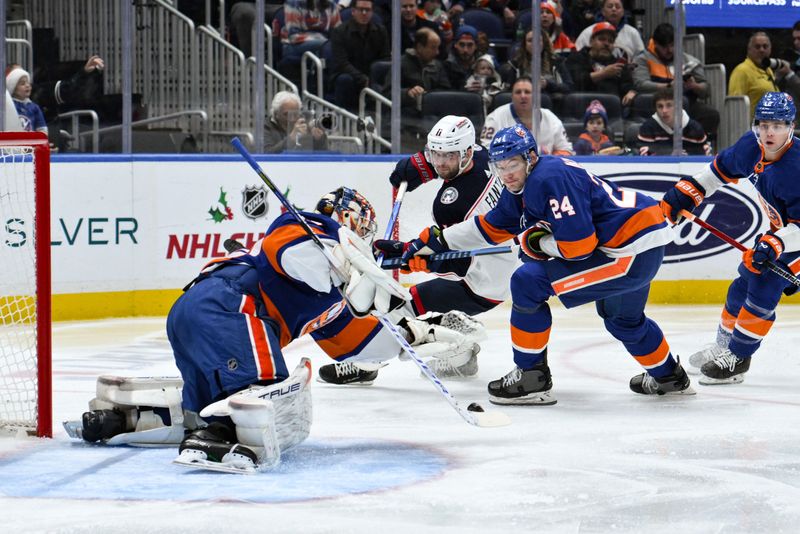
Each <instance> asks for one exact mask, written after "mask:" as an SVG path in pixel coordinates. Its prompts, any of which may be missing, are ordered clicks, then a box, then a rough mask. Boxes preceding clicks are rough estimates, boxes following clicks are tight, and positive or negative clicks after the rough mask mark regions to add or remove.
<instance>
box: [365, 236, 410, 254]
mask: <svg viewBox="0 0 800 534" xmlns="http://www.w3.org/2000/svg"><path fill="white" fill-rule="evenodd" d="M406 248H408V243H406V242H405V241H395V240H394V239H376V240H375V241H373V242H372V252H373V253H374V254H375V257H377V256H378V255H379V254H383V257H384V258H399V257H400V256H402V255H403V252H405V251H406Z"/></svg>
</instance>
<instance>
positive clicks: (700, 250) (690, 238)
mask: <svg viewBox="0 0 800 534" xmlns="http://www.w3.org/2000/svg"><path fill="white" fill-rule="evenodd" d="M601 178H604V179H606V180H609V181H612V182H614V183H615V184H617V185H618V186H620V187H623V188H625V189H630V190H634V191H639V192H640V193H644V194H646V195H649V196H651V197H653V198H655V199H661V197H662V196H664V193H665V192H666V191H667V190H669V189H670V188H671V187H673V186H674V185H675V183H677V181H678V180H679V179H680V178H683V176H681V175H679V174H674V173H667V172H648V173H638V172H623V173H612V174H606V175H603V176H601ZM694 214H695V215H697V216H698V217H699V218H701V219H705V220H706V221H708V222H709V224H711V225H713V226H716V227H717V228H720V229H721V230H723V231H724V232H725V233H727V234H728V235H730V236H731V237H732V238H734V239H735V240H736V241H739V242H740V243H744V244H750V243H751V242H752V240H753V237H755V235H756V233H758V231H759V229H760V228H761V227H762V226H763V224H764V215H763V213H762V211H761V209H760V208H759V205H758V202H757V201H756V200H754V199H753V198H751V197H749V196H747V195H746V194H745V193H743V192H742V191H741V190H740V189H739V188H736V187H723V188H720V189H718V190H717V191H716V192H715V193H714V195H713V196H711V197H710V198H707V199H706V200H705V201H704V202H703V203H702V204H700V206H699V207H698V208H697V209H695V210H694ZM674 230H675V234H676V237H675V241H674V242H672V243H670V244H669V245H667V248H666V255H665V257H664V263H677V262H681V261H689V260H699V259H703V258H708V257H711V256H715V255H717V254H721V253H723V252H727V251H728V250H730V249H731V246H730V245H728V244H726V243H724V242H723V241H721V240H720V239H718V238H717V237H715V236H713V235H711V234H710V233H709V232H707V231H706V230H704V229H702V228H700V227H699V226H697V225H696V224H692V223H691V222H689V221H684V222H683V223H681V224H679V225H678V226H676V227H675V229H674Z"/></svg>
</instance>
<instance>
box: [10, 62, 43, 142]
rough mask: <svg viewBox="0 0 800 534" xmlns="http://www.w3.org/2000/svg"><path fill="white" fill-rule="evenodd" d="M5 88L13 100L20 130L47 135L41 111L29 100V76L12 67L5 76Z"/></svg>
mask: <svg viewBox="0 0 800 534" xmlns="http://www.w3.org/2000/svg"><path fill="white" fill-rule="evenodd" d="M6 88H7V89H8V91H9V93H11V97H12V98H13V100H14V107H15V108H16V110H17V114H18V115H19V122H20V124H21V126H22V130H23V131H26V132H44V133H47V123H46V122H45V120H44V114H43V113H42V109H41V108H40V107H39V106H38V105H37V104H36V103H35V102H33V101H32V100H31V89H33V86H32V85H31V75H30V74H28V71H26V70H25V69H23V68H21V67H14V68H12V69H11V71H9V73H8V74H6Z"/></svg>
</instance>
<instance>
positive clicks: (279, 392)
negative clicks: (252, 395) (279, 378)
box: [258, 382, 302, 399]
mask: <svg viewBox="0 0 800 534" xmlns="http://www.w3.org/2000/svg"><path fill="white" fill-rule="evenodd" d="M301 386H302V384H301V383H299V382H295V383H294V384H289V385H288V386H286V387H284V388H280V389H274V390H272V391H267V392H265V393H264V394H263V395H259V396H258V398H260V399H274V398H275V397H283V396H284V395H291V394H293V393H297V392H298V391H300V387H301Z"/></svg>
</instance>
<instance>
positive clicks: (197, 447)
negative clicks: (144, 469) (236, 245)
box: [167, 187, 440, 470]
mask: <svg viewBox="0 0 800 534" xmlns="http://www.w3.org/2000/svg"><path fill="white" fill-rule="evenodd" d="M302 215H303V217H304V218H305V219H306V221H307V222H308V224H309V226H310V227H311V228H312V230H313V231H314V232H315V233H316V234H318V236H319V238H320V239H321V240H322V242H323V243H324V244H325V245H326V246H329V247H331V248H332V253H333V255H334V256H335V257H336V258H337V260H338V261H339V262H340V264H339V265H338V266H337V267H338V268H333V267H332V265H331V264H330V262H329V260H328V259H327V258H326V256H325V255H324V254H323V253H322V251H321V250H320V249H319V248H318V246H317V245H316V244H315V243H314V241H313V240H312V239H311V238H310V237H309V236H308V234H307V233H306V232H305V231H304V229H303V228H302V227H301V226H300V224H298V222H297V221H296V219H295V218H294V217H293V216H292V215H291V214H284V215H281V216H280V217H278V218H277V219H276V220H275V221H274V222H273V223H272V225H271V226H270V227H269V229H268V230H267V233H266V235H265V236H264V238H263V239H261V240H260V241H258V242H257V243H255V244H254V245H253V247H252V248H251V249H249V250H247V249H239V250H237V251H234V252H232V253H230V254H229V256H227V257H224V258H220V259H217V260H214V261H212V262H211V263H209V264H208V265H207V266H206V267H205V268H204V269H203V270H202V271H201V273H200V275H199V276H198V277H197V278H196V279H195V280H194V282H193V283H192V284H191V285H190V287H189V288H188V290H187V291H186V292H185V293H184V294H183V295H182V296H181V297H180V298H179V299H178V300H177V301H176V303H175V304H174V305H173V307H172V309H171V310H170V312H169V316H168V318H167V334H168V336H169V341H170V344H171V345H172V349H173V352H174V355H175V362H176V364H177V366H178V369H179V370H180V372H181V376H182V377H183V381H184V387H183V409H184V410H185V411H190V412H201V415H202V416H203V417H205V415H206V413H207V412H210V414H211V415H215V416H226V417H223V418H222V419H218V420H214V421H213V422H212V423H211V424H209V425H208V426H207V427H204V428H200V429H198V430H195V431H194V432H192V433H191V434H189V435H188V436H187V437H186V438H185V439H184V440H183V442H182V443H181V445H180V455H179V457H178V458H177V459H176V463H179V464H183V465H188V466H194V467H201V468H208V469H217V470H236V469H242V470H253V469H255V468H257V467H258V466H264V465H266V466H270V465H274V463H275V462H276V456H277V457H278V458H279V455H280V452H281V451H283V450H286V449H287V448H289V447H291V446H293V445H296V444H297V443H299V442H301V441H303V439H305V437H306V436H307V435H308V432H309V429H310V424H311V405H310V393H308V389H307V388H306V384H307V382H308V379H309V378H310V369H309V370H304V369H303V368H302V367H299V368H298V370H297V371H296V374H293V375H292V376H290V374H289V372H288V369H287V367H286V363H285V361H284V358H283V354H282V352H281V351H282V348H283V347H285V346H286V345H287V344H289V342H290V341H292V340H293V339H296V338H298V337H300V336H302V335H304V334H310V335H311V336H312V338H313V339H314V341H316V343H317V344H318V345H319V346H320V347H321V348H322V349H323V350H324V351H325V352H326V353H327V354H328V355H329V356H330V357H332V358H335V359H336V360H339V361H343V360H345V359H354V360H360V361H365V362H368V363H376V362H381V361H383V360H387V359H391V358H393V357H396V356H397V355H398V354H399V352H400V345H399V344H398V341H397V339H396V338H395V337H394V336H393V335H392V334H391V333H390V332H389V331H388V330H386V329H385V328H384V327H383V326H382V325H381V324H380V323H379V322H378V320H377V319H376V318H375V317H374V316H372V315H369V313H370V311H372V310H375V309H377V310H378V311H379V312H381V313H388V312H389V311H391V309H393V308H396V307H398V306H400V305H402V303H403V302H404V299H407V298H410V296H409V295H408V293H407V291H406V290H404V289H403V288H402V286H400V285H399V284H397V283H396V282H395V281H394V280H392V279H391V278H390V277H389V276H388V275H387V274H386V272H385V271H382V270H381V269H380V268H379V267H378V265H377V264H376V263H375V260H374V258H373V257H372V253H371V250H370V248H369V244H368V243H369V241H371V238H372V236H373V235H374V233H375V230H376V226H375V225H376V223H375V213H374V211H373V209H372V206H371V205H370V204H369V202H367V200H366V199H365V198H364V197H362V196H361V195H360V194H358V192H356V191H354V190H351V189H348V188H345V187H343V188H339V189H338V190H336V191H334V192H332V193H330V194H328V195H325V196H324V197H323V198H322V200H320V202H319V204H318V206H317V210H316V212H315V213H306V212H302ZM340 225H341V226H340ZM346 228H347V229H349V230H350V231H346V230H345V229H346ZM342 276H344V277H345V279H342ZM340 291H341V292H340ZM343 294H344V295H346V299H347V300H344V299H343V297H342V295H343ZM351 310H352V312H353V313H351ZM354 314H355V315H354ZM401 326H403V327H404V328H403V332H404V333H405V335H406V337H407V338H408V341H409V342H411V343H412V344H420V343H425V342H427V341H431V342H432V341H435V338H436V336H437V334H436V332H438V331H439V330H438V329H439V328H440V327H438V326H436V325H431V324H428V323H425V322H424V321H417V320H414V319H409V320H407V321H405V322H403V323H401ZM307 367H310V366H307ZM248 386H252V388H251V389H245V388H248ZM253 388H255V389H253ZM263 388H267V389H266V397H265V394H264V393H259V392H262V391H264V389H263ZM242 390H244V391H245V393H237V392H240V391H242ZM265 398H266V399H267V400H270V399H271V402H266V403H265V402H263V399H265ZM228 399H230V401H228ZM220 403H221V404H220ZM209 405H210V406H211V407H209ZM231 423H232V424H231Z"/></svg>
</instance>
